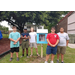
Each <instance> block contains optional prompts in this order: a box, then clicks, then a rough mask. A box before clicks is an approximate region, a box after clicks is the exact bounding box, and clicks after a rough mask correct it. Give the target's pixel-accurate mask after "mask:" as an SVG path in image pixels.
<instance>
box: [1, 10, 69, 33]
mask: <svg viewBox="0 0 75 75" xmlns="http://www.w3.org/2000/svg"><path fill="white" fill-rule="evenodd" d="M67 13H68V11H0V21H2V20H6V21H8V22H9V23H11V25H16V27H17V28H18V29H19V30H20V31H21V32H23V28H24V25H25V23H26V22H30V23H33V22H35V23H36V25H45V26H49V27H52V26H54V25H56V24H57V23H58V21H59V20H60V19H61V17H60V16H61V15H62V14H64V15H65V14H67ZM11 17H13V19H14V20H15V22H13V20H11ZM49 27H48V28H49Z"/></svg>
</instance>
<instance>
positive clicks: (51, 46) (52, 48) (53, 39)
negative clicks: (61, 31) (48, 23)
mask: <svg viewBox="0 0 75 75" xmlns="http://www.w3.org/2000/svg"><path fill="white" fill-rule="evenodd" d="M47 42H48V46H47V49H46V61H45V63H48V59H49V56H50V54H52V55H51V63H53V60H54V55H55V54H56V52H57V44H58V42H59V36H58V35H57V34H56V33H55V27H52V28H51V33H49V34H48V35H47Z"/></svg>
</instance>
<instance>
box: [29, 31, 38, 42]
mask: <svg viewBox="0 0 75 75" xmlns="http://www.w3.org/2000/svg"><path fill="white" fill-rule="evenodd" d="M29 36H30V43H35V42H36V36H37V33H36V32H30V33H29Z"/></svg>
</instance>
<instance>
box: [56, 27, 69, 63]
mask: <svg viewBox="0 0 75 75" xmlns="http://www.w3.org/2000/svg"><path fill="white" fill-rule="evenodd" d="M57 34H58V35H59V37H60V39H59V41H60V42H59V43H58V47H57V63H59V56H60V54H61V63H64V61H63V59H64V54H65V52H66V47H67V46H68V42H69V36H68V34H67V33H65V32H64V28H63V27H61V28H60V32H59V33H57Z"/></svg>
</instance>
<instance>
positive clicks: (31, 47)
mask: <svg viewBox="0 0 75 75" xmlns="http://www.w3.org/2000/svg"><path fill="white" fill-rule="evenodd" d="M31 55H33V47H31Z"/></svg>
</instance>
